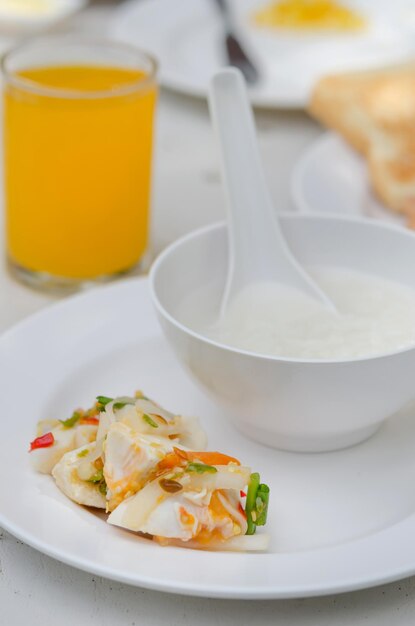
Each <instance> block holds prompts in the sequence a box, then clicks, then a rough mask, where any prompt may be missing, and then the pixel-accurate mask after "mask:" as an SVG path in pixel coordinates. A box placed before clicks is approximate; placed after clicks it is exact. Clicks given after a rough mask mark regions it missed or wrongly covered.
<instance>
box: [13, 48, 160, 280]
mask: <svg viewBox="0 0 415 626" xmlns="http://www.w3.org/2000/svg"><path fill="white" fill-rule="evenodd" d="M2 73H3V79H4V186H5V211H6V245H7V256H8V264H9V267H10V269H11V271H12V273H13V274H14V275H15V276H16V277H17V278H19V279H20V280H23V281H24V282H26V283H29V284H31V285H32V286H37V287H42V288H44V289H50V290H57V289H58V290H65V289H68V290H72V289H75V288H78V287H80V286H82V285H84V284H85V283H89V282H91V281H103V280H106V279H109V278H112V277H115V276H117V275H120V274H122V273H124V272H127V271H129V270H131V269H132V268H135V267H137V266H138V265H139V264H140V262H141V263H142V261H143V258H144V255H145V252H146V250H147V242H148V223H149V204H150V178H151V154H152V137H153V113H154V106H155V100H156V83H155V75H156V62H155V61H154V59H153V58H152V57H151V56H149V55H148V54H146V53H143V52H141V51H139V50H137V49H135V48H133V47H131V46H127V45H123V44H119V43H110V42H105V41H88V40H84V39H73V38H68V37H46V38H43V39H40V40H34V41H32V42H28V43H26V44H23V45H21V46H20V47H18V48H16V49H14V50H12V51H10V52H9V53H8V54H6V55H5V56H4V58H3V60H2Z"/></svg>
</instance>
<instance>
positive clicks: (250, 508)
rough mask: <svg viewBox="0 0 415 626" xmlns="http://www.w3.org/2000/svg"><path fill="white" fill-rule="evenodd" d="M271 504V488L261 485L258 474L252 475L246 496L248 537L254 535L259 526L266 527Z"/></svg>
mask: <svg viewBox="0 0 415 626" xmlns="http://www.w3.org/2000/svg"><path fill="white" fill-rule="evenodd" d="M268 502H269V487H268V485H265V484H262V483H260V476H259V474H258V472H254V473H253V474H251V477H250V480H249V486H248V493H247V494H246V505H245V513H246V521H247V523H248V529H247V531H246V534H247V535H253V534H254V533H255V530H256V527H257V526H264V524H265V523H266V521H267V512H268Z"/></svg>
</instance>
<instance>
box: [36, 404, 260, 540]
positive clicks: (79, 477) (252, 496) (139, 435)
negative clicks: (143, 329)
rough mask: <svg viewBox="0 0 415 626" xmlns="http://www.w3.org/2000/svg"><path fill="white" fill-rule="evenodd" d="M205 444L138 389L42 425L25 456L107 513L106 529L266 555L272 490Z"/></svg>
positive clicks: (191, 425) (184, 420)
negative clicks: (261, 529)
mask: <svg viewBox="0 0 415 626" xmlns="http://www.w3.org/2000/svg"><path fill="white" fill-rule="evenodd" d="M86 428H88V429H89V430H87V431H86V430H85V429H86ZM205 447H206V435H205V433H204V432H203V430H202V429H201V427H200V425H199V423H198V420H197V419H196V418H189V417H184V416H181V415H174V414H173V413H170V412H169V411H166V410H165V409H163V408H162V407H161V406H160V405H158V404H157V403H155V402H154V401H153V400H150V399H149V398H147V397H146V396H144V395H143V394H142V393H141V392H137V393H136V395H135V397H132V396H122V397H116V398H110V397H107V396H98V397H97V399H96V402H95V404H94V405H93V407H92V408H91V409H89V410H88V411H83V410H82V409H78V410H77V411H75V412H74V413H73V414H72V415H71V417H69V418H68V419H66V420H62V421H59V420H42V421H41V422H39V424H38V436H37V437H36V439H34V440H33V441H32V442H31V444H30V450H29V451H30V452H31V455H32V458H33V465H34V467H35V469H37V470H38V471H40V472H42V473H51V474H52V476H53V478H54V479H55V482H56V485H57V486H58V487H59V489H60V490H61V491H62V492H63V493H64V494H65V495H66V496H67V497H68V498H70V499H71V500H73V501H74V502H76V503H78V504H82V505H85V506H90V507H95V508H100V509H105V510H106V512H107V513H110V516H109V518H108V522H109V523H110V524H113V525H116V526H121V527H123V528H126V529H128V530H131V531H135V532H138V533H140V534H144V535H149V536H151V537H153V538H154V539H155V540H157V541H158V542H159V543H161V544H163V545H166V544H175V545H183V546H187V547H196V548H204V549H212V550H215V549H221V550H264V549H266V547H267V543H268V537H267V535H260V536H255V537H253V536H252V535H254V533H255V530H256V527H257V526H263V525H264V524H265V522H266V517H267V508H268V499H269V488H268V486H267V485H264V484H261V483H260V480H259V475H258V474H252V473H251V470H250V468H249V467H246V466H241V464H240V462H239V460H238V459H236V458H234V457H231V456H229V455H226V454H222V453H220V452H206V451H204V448H205ZM245 490H247V492H245Z"/></svg>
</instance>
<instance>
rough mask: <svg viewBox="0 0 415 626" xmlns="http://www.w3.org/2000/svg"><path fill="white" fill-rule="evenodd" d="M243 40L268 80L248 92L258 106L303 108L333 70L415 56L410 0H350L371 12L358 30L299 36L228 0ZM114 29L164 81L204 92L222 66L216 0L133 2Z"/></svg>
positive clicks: (245, 0)
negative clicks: (256, 20)
mask: <svg viewBox="0 0 415 626" xmlns="http://www.w3.org/2000/svg"><path fill="white" fill-rule="evenodd" d="M229 2H232V8H233V13H234V15H235V18H236V22H237V24H238V26H239V32H240V34H241V39H242V40H243V41H245V44H246V46H247V50H250V51H251V54H252V57H253V59H256V62H257V64H258V66H259V69H260V70H261V74H262V76H263V80H262V81H261V83H260V84H259V85H258V86H257V87H256V88H254V89H252V91H251V100H252V102H253V103H254V104H255V105H257V106H260V107H293V108H296V107H300V108H301V107H304V106H305V105H306V103H307V101H308V97H309V93H310V89H311V87H312V85H313V84H314V82H315V81H316V80H317V79H318V78H319V77H320V76H322V75H323V74H326V73H327V72H331V71H341V70H346V69H353V68H361V67H371V66H376V65H382V64H384V63H389V62H393V61H398V60H402V59H405V58H407V57H409V56H411V55H414V53H415V37H414V35H415V9H414V6H413V3H412V4H411V2H412V0H395V1H394V2H393V3H391V2H390V0H349V4H350V5H352V6H354V7H356V8H357V10H359V11H361V12H362V13H363V14H365V15H367V17H368V20H369V24H370V28H369V29H368V30H367V32H364V33H363V34H360V35H357V34H355V35H350V34H343V35H342V34H338V33H337V34H335V35H327V34H326V35H321V34H320V35H319V34H296V33H294V34H293V33H291V34H290V33H287V32H286V31H281V30H280V31H279V32H277V31H269V30H264V29H258V28H257V27H255V26H253V23H252V14H253V12H254V11H255V9H257V8H258V6H259V5H261V4H266V3H267V0H263V1H262V2H260V1H258V0H229ZM112 34H113V35H114V36H115V37H117V38H119V39H122V40H123V41H127V42H129V43H132V44H136V45H139V46H140V47H143V48H146V49H148V50H149V51H151V52H152V53H153V54H154V55H156V56H157V57H158V59H159V60H160V64H161V69H160V80H161V83H162V84H163V85H164V86H166V87H169V88H171V89H174V90H177V91H180V92H183V93H186V94H189V95H194V96H201V97H205V96H206V94H207V86H208V82H209V78H210V76H211V75H212V73H213V72H214V71H215V70H216V69H218V68H219V67H220V66H221V65H223V64H224V59H223V52H222V49H221V45H222V38H223V34H222V24H221V21H220V18H219V15H218V11H217V9H216V6H215V1H214V0H174V1H173V0H129V2H127V3H125V4H124V5H123V6H122V7H121V8H120V9H119V11H118V18H116V19H115V21H114V24H113V29H112Z"/></svg>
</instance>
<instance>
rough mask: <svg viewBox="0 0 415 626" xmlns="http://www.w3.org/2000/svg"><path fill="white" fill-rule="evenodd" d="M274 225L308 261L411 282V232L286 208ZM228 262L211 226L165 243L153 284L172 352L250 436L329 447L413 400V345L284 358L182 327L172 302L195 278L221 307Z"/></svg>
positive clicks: (221, 228) (222, 233) (414, 252)
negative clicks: (340, 356)
mask: <svg viewBox="0 0 415 626" xmlns="http://www.w3.org/2000/svg"><path fill="white" fill-rule="evenodd" d="M281 223H282V227H283V230H284V233H285V236H286V238H287V240H288V242H289V244H290V246H291V248H292V249H293V251H294V253H295V254H296V255H297V257H298V259H299V260H300V261H301V262H302V263H303V264H304V265H305V266H307V265H309V266H313V265H328V266H334V265H336V266H340V267H345V268H349V269H353V270H361V271H363V272H367V273H371V274H374V275H377V276H380V277H384V278H387V279H390V280H395V281H397V282H401V283H404V284H406V285H409V286H411V287H413V288H415V234H413V233H412V232H410V231H408V230H405V229H403V228H400V227H395V226H391V225H386V224H382V223H380V222H374V221H370V220H363V219H352V218H342V217H333V216H330V217H329V216H320V215H298V214H289V215H283V216H281ZM226 266H227V234H226V227H225V225H224V224H219V225H214V226H210V227H207V228H203V229H201V230H198V231H196V232H194V233H191V234H190V235H187V236H185V237H183V238H182V239H180V240H178V241H176V242H175V243H173V244H172V245H171V246H170V247H168V248H167V249H166V250H165V251H164V252H163V253H162V254H161V255H160V256H159V257H158V259H157V260H156V261H155V263H154V264H153V267H152V269H151V273H150V284H151V290H152V298H153V301H154V303H155V306H156V310H157V313H158V317H159V320H160V322H161V326H162V328H163V331H164V333H165V335H166V337H167V339H168V341H169V342H170V344H171V345H172V347H173V349H174V351H175V353H176V355H177V357H178V358H179V360H180V361H181V363H182V364H183V365H184V366H185V367H186V368H187V370H188V371H189V372H191V373H192V374H193V376H194V377H195V378H196V379H197V380H198V381H199V382H200V383H201V384H202V385H203V387H204V388H205V389H206V390H208V391H209V392H210V394H211V395H213V396H214V398H215V399H216V400H217V401H218V402H219V403H220V404H221V405H222V406H223V405H224V406H225V407H226V408H227V411H228V413H229V417H230V419H232V420H233V422H234V423H235V425H236V426H237V427H238V429H240V430H241V431H242V432H243V433H245V434H246V435H247V436H248V437H251V438H252V439H256V440H258V441H260V442H262V443H264V444H267V445H270V446H274V447H277V448H282V449H286V450H295V451H307V452H319V451H325V450H335V449H338V448H343V447H346V446H349V445H353V444H355V443H358V442H360V441H363V440H364V439H366V438H367V437H369V436H370V435H371V434H372V433H374V432H375V431H376V429H377V428H378V427H379V426H380V424H381V423H382V422H383V421H384V420H385V419H386V418H387V417H389V416H390V415H392V414H393V413H395V412H396V411H397V410H398V409H400V408H401V407H402V406H404V405H405V404H406V403H408V402H409V401H410V400H412V399H413V398H415V380H414V372H415V348H413V347H412V348H409V349H406V350H401V351H399V352H395V353H392V354H383V355H380V356H376V357H370V358H359V359H353V360H352V359H344V360H324V361H323V360H320V361H316V360H308V359H287V358H278V357H273V356H269V357H267V356H262V355H258V354H253V353H250V352H246V351H243V350H238V349H235V348H231V347H227V346H225V345H222V344H219V343H216V342H215V341H212V340H210V339H207V338H206V337H204V336H203V335H201V334H199V333H197V332H194V331H193V330H191V329H190V328H188V327H186V326H184V325H183V324H182V323H181V322H180V321H179V320H178V319H177V317H176V312H177V308H178V305H179V303H180V302H181V301H182V299H183V298H184V297H185V296H186V294H188V293H189V292H190V291H192V290H194V289H196V288H198V287H200V286H201V285H207V284H210V285H212V284H214V285H215V288H214V293H215V295H214V297H213V300H214V302H213V303H212V305H213V306H217V307H219V302H220V298H221V295H222V290H223V286H224V281H225V272H226ZM414 323H415V320H414Z"/></svg>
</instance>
